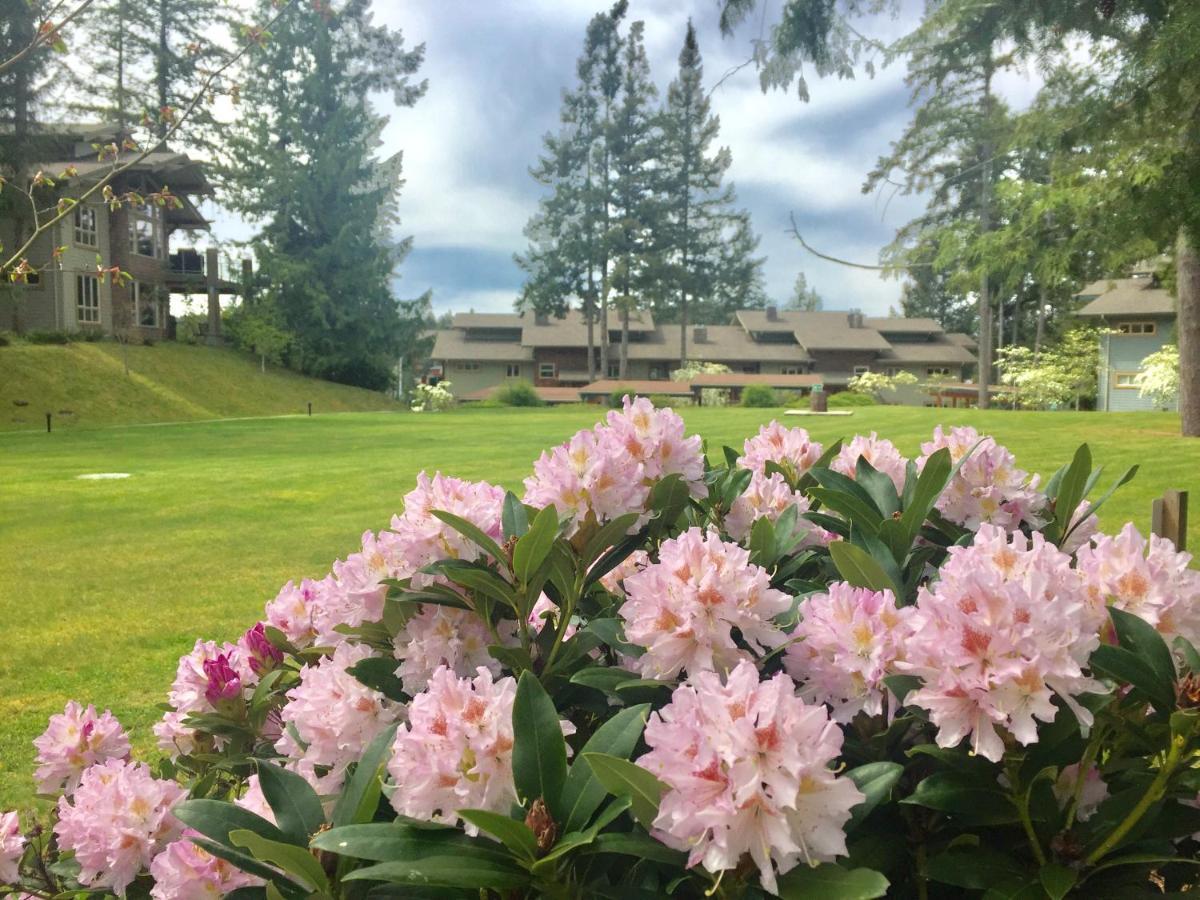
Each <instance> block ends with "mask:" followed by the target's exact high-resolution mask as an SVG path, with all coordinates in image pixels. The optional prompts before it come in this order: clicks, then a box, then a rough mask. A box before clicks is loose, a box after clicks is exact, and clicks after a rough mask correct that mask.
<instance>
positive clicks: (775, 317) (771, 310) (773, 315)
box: [767, 304, 779, 322]
mask: <svg viewBox="0 0 1200 900" xmlns="http://www.w3.org/2000/svg"><path fill="white" fill-rule="evenodd" d="M767 321H768V322H778V321H779V307H778V306H775V305H774V304H772V305H771V306H768V307H767Z"/></svg>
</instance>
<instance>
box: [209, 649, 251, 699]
mask: <svg viewBox="0 0 1200 900" xmlns="http://www.w3.org/2000/svg"><path fill="white" fill-rule="evenodd" d="M204 674H205V676H206V677H207V678H208V685H207V686H206V687H205V689H204V697H205V699H207V700H208V702H209V703H211V704H212V705H213V706H216V705H217V704H219V703H220V702H221V701H223V700H233V699H236V698H238V697H241V696H242V679H240V678H239V677H238V674H237V672H235V671H234V670H233V667H232V666H231V665H229V657H228V656H226V655H225V654H224V653H222V654H221V655H219V656H218V657H217V658H216V659H206V660H205V661H204Z"/></svg>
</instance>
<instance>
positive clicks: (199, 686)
mask: <svg viewBox="0 0 1200 900" xmlns="http://www.w3.org/2000/svg"><path fill="white" fill-rule="evenodd" d="M257 683H258V676H257V675H256V674H255V672H254V670H253V669H252V668H251V667H250V665H249V663H248V662H247V659H246V656H245V655H244V654H243V652H242V649H241V648H240V647H238V646H237V645H235V644H228V643H227V644H223V645H218V644H216V643H215V642H213V641H202V640H198V641H196V644H195V646H194V647H192V651H191V652H190V653H187V654H185V655H184V656H182V657H180V659H179V665H178V667H177V668H176V670H175V681H174V682H172V684H171V690H170V691H169V692H168V694H167V702H168V703H169V704H170V706H171V710H170V711H169V712H168V713H167V714H166V715H164V716H163V718H162V720H161V721H160V722H158V723H157V724H156V725H155V726H154V735H155V737H156V738H157V739H158V746H159V748H160V749H161V750H164V751H166V752H167V753H168V754H170V756H171V757H172V758H175V757H178V756H179V755H181V754H184V755H186V754H190V753H193V752H195V750H196V746H197V745H196V732H195V729H193V728H191V727H190V726H188V725H185V724H184V719H186V718H187V716H188V715H190V714H192V713H211V712H216V711H217V710H218V706H217V704H218V703H220V702H228V701H235V700H240V699H241V698H242V697H243V696H244V695H245V692H246V691H247V690H249V689H251V688H252V687H253V685H255V684H257Z"/></svg>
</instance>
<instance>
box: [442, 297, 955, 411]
mask: <svg viewBox="0 0 1200 900" xmlns="http://www.w3.org/2000/svg"><path fill="white" fill-rule="evenodd" d="M613 318H614V320H615V317H613ZM609 324H610V327H609V363H608V371H607V372H598V379H599V380H602V381H606V382H619V383H620V384H629V383H632V382H646V383H647V384H648V385H649V384H651V383H656V382H662V383H663V385H664V388H666V387H667V386H668V384H667V383H668V382H669V381H670V378H671V373H672V372H673V371H675V370H676V369H677V368H679V354H680V337H681V336H680V333H679V325H677V324H659V323H656V322H655V321H654V318H653V316H652V315H651V314H650V313H649V312H639V313H635V314H634V315H633V316H632V317H631V319H630V323H629V342H628V346H627V348H626V352H627V356H628V366H627V369H626V373H625V377H624V378H623V379H622V378H619V373H620V368H619V366H620V364H619V359H620V354H621V329H620V325H619V323H617V322H615V321H610V323H609ZM594 331H595V341H596V343H597V345H598V344H599V340H600V328H599V324H598V323H597V324H596V325H595V326H594ZM687 343H688V347H687V358H688V359H689V360H698V361H700V362H709V363H721V364H723V365H726V366H728V367H729V368H730V369H731V370H732V371H733V373H735V374H738V375H753V376H756V378H755V380H756V381H760V382H762V381H764V379H765V381H766V382H770V381H771V380H772V378H775V379H776V380H778V381H779V382H780V384H778V385H776V384H773V383H772V384H771V386H772V387H778V388H780V389H798V388H799V389H803V388H805V387H811V385H813V384H822V385H824V387H825V389H826V390H827V391H837V390H841V389H843V388H845V386H846V384H847V382H849V380H850V379H851V378H853V377H854V376H855V375H857V374H860V373H862V372H882V373H885V374H895V373H897V372H901V371H904V372H911V373H912V374H913V375H915V376H916V377H917V379H918V381H921V382H926V381H930V380H936V381H958V380H962V379H963V378H964V376H965V375H966V374H967V369H968V367H970V366H972V365H973V364H974V363H975V355H974V353H972V348H973V347H974V344H973V342H972V341H971V339H970V338H969V337H967V336H966V335H960V334H947V333H946V332H945V331H943V330H942V328H941V327H940V326H939V325H938V324H937V323H936V322H934V321H933V320H932V319H906V318H902V317H884V318H871V317H867V316H864V315H863V314H862V313H860V312H856V311H851V312H833V311H829V312H797V311H792V310H780V309H778V308H776V307H773V306H769V307H767V308H766V309H747V310H739V311H738V312H737V313H736V314H735V315H734V316H733V318H732V321H731V322H730V323H729V324H727V325H695V326H689V328H688V342H687ZM595 352H596V353H597V359H598V358H599V356H598V354H599V348H598V346H597V348H596V350H595ZM588 368H589V367H588V358H587V324H586V322H585V320H584V318H583V316H582V314H581V313H580V312H579V311H578V310H571V311H569V312H568V313H567V315H566V316H565V317H564V318H561V319H560V318H554V317H544V316H538V315H534V314H532V313H461V314H459V315H456V316H455V317H454V319H453V322H452V324H451V327H450V328H446V329H442V330H439V331H438V333H437V338H436V341H435V343H434V347H433V351H432V352H431V354H430V360H429V371H430V372H431V373H432V374H434V375H436V376H439V377H441V378H444V379H446V380H448V381H450V382H451V383H452V384H453V386H454V388H453V389H454V393H455V395H456V396H458V397H460V398H463V399H468V400H469V399H482V398H483V397H485V396H487V395H488V394H489V393H491V392H493V391H495V390H496V389H498V388H499V387H500V386H501V385H503V384H504V382H506V381H511V380H515V379H525V380H527V381H530V382H532V383H533V384H534V386H535V387H538V388H539V389H541V388H575V389H577V390H578V389H580V388H586V387H587V386H588V385H589V384H590V383H591V382H592V381H593V379H592V378H590V377H589V372H588ZM757 376H762V378H759V377H757ZM797 376H805V377H804V378H799V377H797ZM598 393H599V392H598V391H596V390H591V391H585V394H586V395H587V396H594V395H597V394H598ZM565 396H566V395H565V394H564V392H562V391H558V392H556V399H558V400H559V402H562V400H563V398H564V397H565ZM900 399H902V400H903V401H904V402H927V401H926V400H925V398H924V397H923V395H921V394H920V393H919V392H918V391H915V390H913V391H905V392H904V394H903V396H902V397H901V398H900Z"/></svg>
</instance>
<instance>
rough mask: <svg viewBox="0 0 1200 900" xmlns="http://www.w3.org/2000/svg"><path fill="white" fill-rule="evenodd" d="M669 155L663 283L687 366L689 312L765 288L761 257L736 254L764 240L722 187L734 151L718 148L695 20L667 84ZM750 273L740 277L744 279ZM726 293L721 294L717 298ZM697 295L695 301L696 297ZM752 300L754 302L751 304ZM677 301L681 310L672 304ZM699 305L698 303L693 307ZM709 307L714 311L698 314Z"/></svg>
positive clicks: (719, 305)
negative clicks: (761, 239) (761, 271)
mask: <svg viewBox="0 0 1200 900" xmlns="http://www.w3.org/2000/svg"><path fill="white" fill-rule="evenodd" d="M661 122H662V130H663V154H662V166H661V170H662V171H661V182H662V190H663V195H664V201H663V205H664V212H665V221H664V223H663V228H662V230H661V234H662V236H663V239H664V243H665V244H666V248H665V257H666V259H665V265H664V268H663V272H664V281H666V282H667V283H668V285H670V287H671V290H670V291H669V292H668V297H669V298H670V300H673V301H675V302H674V303H671V302H668V303H667V304H666V307H667V308H666V309H665V310H664V312H665V315H663V316H662V318H664V319H669V318H677V319H678V321H679V324H680V347H679V355H680V365H683V364H684V363H686V361H687V355H688V354H687V329H688V322H689V312H692V313H693V316H692V317H694V318H696V320H697V321H712V319H711V318H709V316H711V315H712V312H713V310H716V309H723V308H725V307H727V305H728V303H729V302H731V298H733V297H736V296H739V295H744V296H753V295H754V294H755V285H757V290H758V293H761V283H760V282H761V274H760V269H761V261H760V262H759V264H757V265H755V264H753V262H752V260H751V259H750V257H749V256H748V255H747V256H744V257H743V256H737V255H733V254H732V253H731V251H733V250H735V249H736V250H740V251H744V253H745V254H753V252H754V248H755V247H756V246H757V239H756V238H754V236H753V234H752V232H748V231H744V229H748V228H749V220H748V218H747V217H746V215H745V214H744V213H739V212H736V211H735V210H733V208H732V207H733V203H734V192H733V186H732V185H722V181H723V179H724V177H725V172H726V171H727V170H728V168H729V164H730V162H731V156H730V153H729V149H728V148H727V147H715V146H714V142H715V141H716V139H717V135H718V133H719V131H720V127H721V125H720V120H719V119H718V117H717V116H715V115H713V114H712V113H711V111H710V108H709V101H708V95H707V94H706V93H705V91H704V66H703V63H702V61H701V57H700V47H699V45H698V44H697V41H696V30H695V28H694V27H693V26H692V23H691V22H690V21H689V22H688V25H687V31H686V32H685V34H684V40H683V48H682V49H681V50H680V52H679V72H678V74H677V75H676V78H675V80H674V81H672V82H671V85H670V87H668V89H667V102H666V106H665V108H664V109H663V112H662V115H661ZM739 278H741V279H749V280H748V281H745V282H743V283H738V279H739ZM718 295H720V297H721V299H718ZM689 301H690V302H689ZM749 305H753V304H749ZM671 306H674V307H675V308H674V309H671ZM691 306H694V307H695V309H691V308H690V307H691ZM702 310H707V311H708V315H705V316H703V317H701V316H700V315H697V313H699V312H700V311H702Z"/></svg>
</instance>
